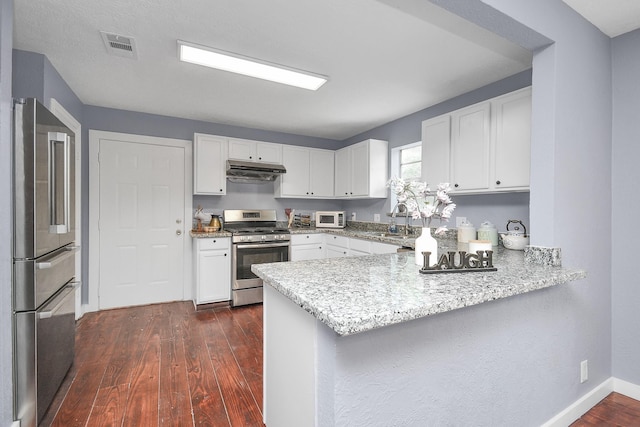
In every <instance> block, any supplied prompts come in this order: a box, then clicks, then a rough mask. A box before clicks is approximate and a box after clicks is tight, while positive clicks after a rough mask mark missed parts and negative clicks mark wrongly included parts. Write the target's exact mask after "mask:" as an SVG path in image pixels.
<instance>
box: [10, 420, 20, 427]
mask: <svg viewBox="0 0 640 427" xmlns="http://www.w3.org/2000/svg"><path fill="white" fill-rule="evenodd" d="M11 427H20V421H14V422H13V423H12V424H11Z"/></svg>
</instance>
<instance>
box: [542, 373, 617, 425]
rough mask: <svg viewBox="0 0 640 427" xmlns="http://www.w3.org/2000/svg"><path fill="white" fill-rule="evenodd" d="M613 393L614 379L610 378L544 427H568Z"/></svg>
mask: <svg viewBox="0 0 640 427" xmlns="http://www.w3.org/2000/svg"><path fill="white" fill-rule="evenodd" d="M612 391H613V378H609V379H607V380H605V381H604V382H602V383H601V384H600V385H598V386H597V387H596V388H594V389H593V390H591V391H590V392H589V393H587V394H585V395H584V396H582V397H581V398H580V399H578V400H576V401H575V402H573V403H572V404H571V405H569V407H567V408H566V409H564V410H563V411H562V412H560V413H559V414H557V415H556V416H555V417H553V418H551V419H550V420H549V421H547V422H546V423H544V424H543V425H542V426H543V427H566V426H568V425H569V424H571V423H572V422H574V421H575V420H577V419H578V418H580V417H581V416H582V415H583V414H584V413H585V412H587V411H588V410H589V409H591V408H593V407H594V406H595V405H596V404H597V403H598V402H600V401H601V400H602V399H604V398H605V397H607V395H608V394H609V393H611V392H612Z"/></svg>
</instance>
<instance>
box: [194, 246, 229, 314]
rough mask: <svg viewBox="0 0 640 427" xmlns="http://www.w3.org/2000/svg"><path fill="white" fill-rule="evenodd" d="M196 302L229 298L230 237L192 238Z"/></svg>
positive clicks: (209, 301)
mask: <svg viewBox="0 0 640 427" xmlns="http://www.w3.org/2000/svg"><path fill="white" fill-rule="evenodd" d="M194 252H195V279H196V280H195V283H196V292H195V295H196V304H207V303H212V302H220V301H229V300H230V299H231V239H230V238H228V237H222V238H198V239H194Z"/></svg>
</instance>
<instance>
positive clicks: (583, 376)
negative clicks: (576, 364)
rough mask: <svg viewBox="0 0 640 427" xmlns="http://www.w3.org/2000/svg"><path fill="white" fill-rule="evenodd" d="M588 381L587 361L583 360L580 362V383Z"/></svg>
mask: <svg viewBox="0 0 640 427" xmlns="http://www.w3.org/2000/svg"><path fill="white" fill-rule="evenodd" d="M588 379H589V361H588V360H583V361H582V362H580V383H581V384H582V383H583V382H585V381H587V380H588Z"/></svg>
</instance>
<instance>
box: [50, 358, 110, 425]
mask: <svg viewBox="0 0 640 427" xmlns="http://www.w3.org/2000/svg"><path fill="white" fill-rule="evenodd" d="M103 373H104V364H103V363H94V364H85V365H82V366H80V367H78V370H77V372H76V374H75V377H74V380H73V382H72V383H71V387H70V388H69V391H68V393H67V394H66V396H65V398H64V401H63V404H62V406H61V407H60V409H59V410H58V411H57V413H56V417H55V419H54V420H53V423H52V425H53V426H60V427H69V426H71V427H75V426H84V425H85V424H86V423H87V420H88V419H89V415H90V414H91V410H92V409H93V403H94V400H95V397H96V395H97V393H98V387H99V386H100V382H101V380H102V374H103Z"/></svg>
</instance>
